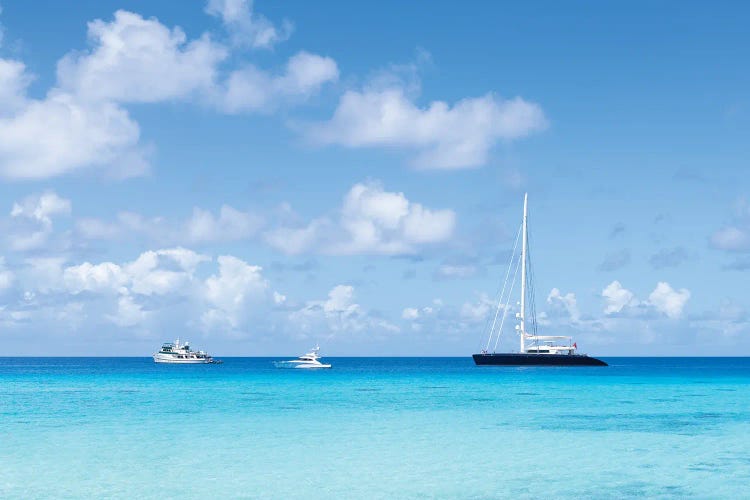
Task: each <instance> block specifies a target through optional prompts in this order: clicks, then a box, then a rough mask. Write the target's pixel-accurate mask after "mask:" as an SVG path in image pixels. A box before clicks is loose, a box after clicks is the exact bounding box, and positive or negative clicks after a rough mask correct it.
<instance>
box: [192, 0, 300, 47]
mask: <svg viewBox="0 0 750 500" xmlns="http://www.w3.org/2000/svg"><path fill="white" fill-rule="evenodd" d="M206 12H207V13H208V14H210V15H212V16H215V17H219V18H221V20H222V22H223V23H224V25H225V26H226V28H227V30H228V31H229V32H230V34H231V35H232V40H233V42H234V43H235V44H237V45H248V46H250V47H252V48H256V49H257V48H266V49H267V48H271V47H273V46H274V45H275V44H277V43H279V42H283V41H284V40H286V39H288V38H289V36H290V35H291V33H292V25H291V23H290V22H288V21H284V23H283V24H282V26H281V28H277V27H276V26H274V25H273V23H272V22H271V21H269V20H268V19H266V18H265V17H264V16H262V15H260V14H257V13H255V12H253V2H252V0H209V1H208V4H207V5H206Z"/></svg>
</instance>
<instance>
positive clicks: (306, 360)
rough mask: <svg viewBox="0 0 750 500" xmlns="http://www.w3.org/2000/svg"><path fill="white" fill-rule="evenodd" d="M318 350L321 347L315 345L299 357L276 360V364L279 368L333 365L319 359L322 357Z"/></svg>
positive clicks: (327, 366)
mask: <svg viewBox="0 0 750 500" xmlns="http://www.w3.org/2000/svg"><path fill="white" fill-rule="evenodd" d="M318 352H320V347H318V346H315V347H314V348H313V349H311V350H310V352H308V353H306V354H303V355H302V356H300V357H299V358H297V359H290V360H288V361H276V362H275V363H274V364H275V365H276V367H277V368H306V369H307V368H330V367H331V365H329V364H324V363H321V362H320V361H318V360H319V359H320V356H318Z"/></svg>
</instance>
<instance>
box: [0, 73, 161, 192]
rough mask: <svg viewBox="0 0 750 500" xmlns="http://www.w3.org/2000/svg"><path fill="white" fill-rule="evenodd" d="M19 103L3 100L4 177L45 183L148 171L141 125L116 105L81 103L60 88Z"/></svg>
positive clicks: (0, 142)
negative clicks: (93, 173) (103, 171)
mask: <svg viewBox="0 0 750 500" xmlns="http://www.w3.org/2000/svg"><path fill="white" fill-rule="evenodd" d="M6 63H7V61H6ZM0 78H2V76H0ZM15 79H16V81H18V80H22V79H23V80H29V79H30V78H29V77H28V76H27V75H25V74H20V75H16V76H15ZM2 83H3V82H0V84H2ZM5 83H6V84H8V83H7V81H6V82H5ZM10 85H11V86H13V85H14V83H13V81H11V82H10ZM16 87H19V84H18V83H16ZM19 88H20V87H19ZM15 103H16V104H15V105H11V106H10V107H9V106H7V105H6V106H3V102H2V100H0V175H1V176H4V177H6V178H11V179H44V178H49V177H54V176H58V175H62V174H65V173H69V172H71V171H74V170H79V169H83V168H92V167H103V166H108V167H111V174H112V175H115V176H120V177H126V176H129V175H138V174H141V173H143V172H144V171H145V170H146V169H147V162H146V159H145V150H144V149H143V148H141V147H140V146H139V145H138V141H139V138H140V129H139V127H138V124H137V123H135V122H134V121H133V120H131V119H130V117H129V115H128V113H127V111H125V110H124V109H123V108H121V107H119V106H118V105H116V104H114V103H111V102H90V101H81V100H78V99H76V98H75V97H74V96H72V95H71V94H68V93H66V92H63V91H61V90H60V89H57V88H55V89H52V90H50V91H49V92H48V94H47V96H46V97H45V98H43V99H30V98H28V97H26V96H25V95H23V96H20V97H18V98H17V99H16V100H15Z"/></svg>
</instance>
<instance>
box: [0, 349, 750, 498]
mask: <svg viewBox="0 0 750 500" xmlns="http://www.w3.org/2000/svg"><path fill="white" fill-rule="evenodd" d="M603 359H604V360H605V361H607V362H609V363H610V365H611V366H609V367H601V368H600V367H582V368H554V367H547V368H534V367H525V368H511V367H476V366H474V364H473V362H472V360H471V358H469V357H463V358H326V362H331V363H332V364H333V368H332V369H331V370H321V371H306V370H283V369H278V368H275V367H274V365H273V363H272V359H269V358H225V360H224V361H225V362H224V364H221V365H205V366H204V365H195V366H171V365H157V364H155V363H153V361H152V360H151V359H150V358H0V497H1V498H21V499H30V498H308V497H310V496H315V497H330V498H389V499H390V498H450V499H454V498H455V499H461V498H476V499H480V498H482V499H484V498H488V499H489V498H568V497H577V498H617V499H619V498H629V497H659V498H711V499H715V498H740V497H747V496H748V491H750V385H749V384H750V358H603Z"/></svg>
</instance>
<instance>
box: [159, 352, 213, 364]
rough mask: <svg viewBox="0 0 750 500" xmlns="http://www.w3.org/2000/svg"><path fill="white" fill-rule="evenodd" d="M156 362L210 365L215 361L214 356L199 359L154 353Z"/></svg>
mask: <svg viewBox="0 0 750 500" xmlns="http://www.w3.org/2000/svg"><path fill="white" fill-rule="evenodd" d="M153 358H154V363H167V364H170V365H208V364H211V363H213V362H214V361H213V359H212V358H199V359H174V358H172V357H169V356H159V354H154V355H153Z"/></svg>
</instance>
